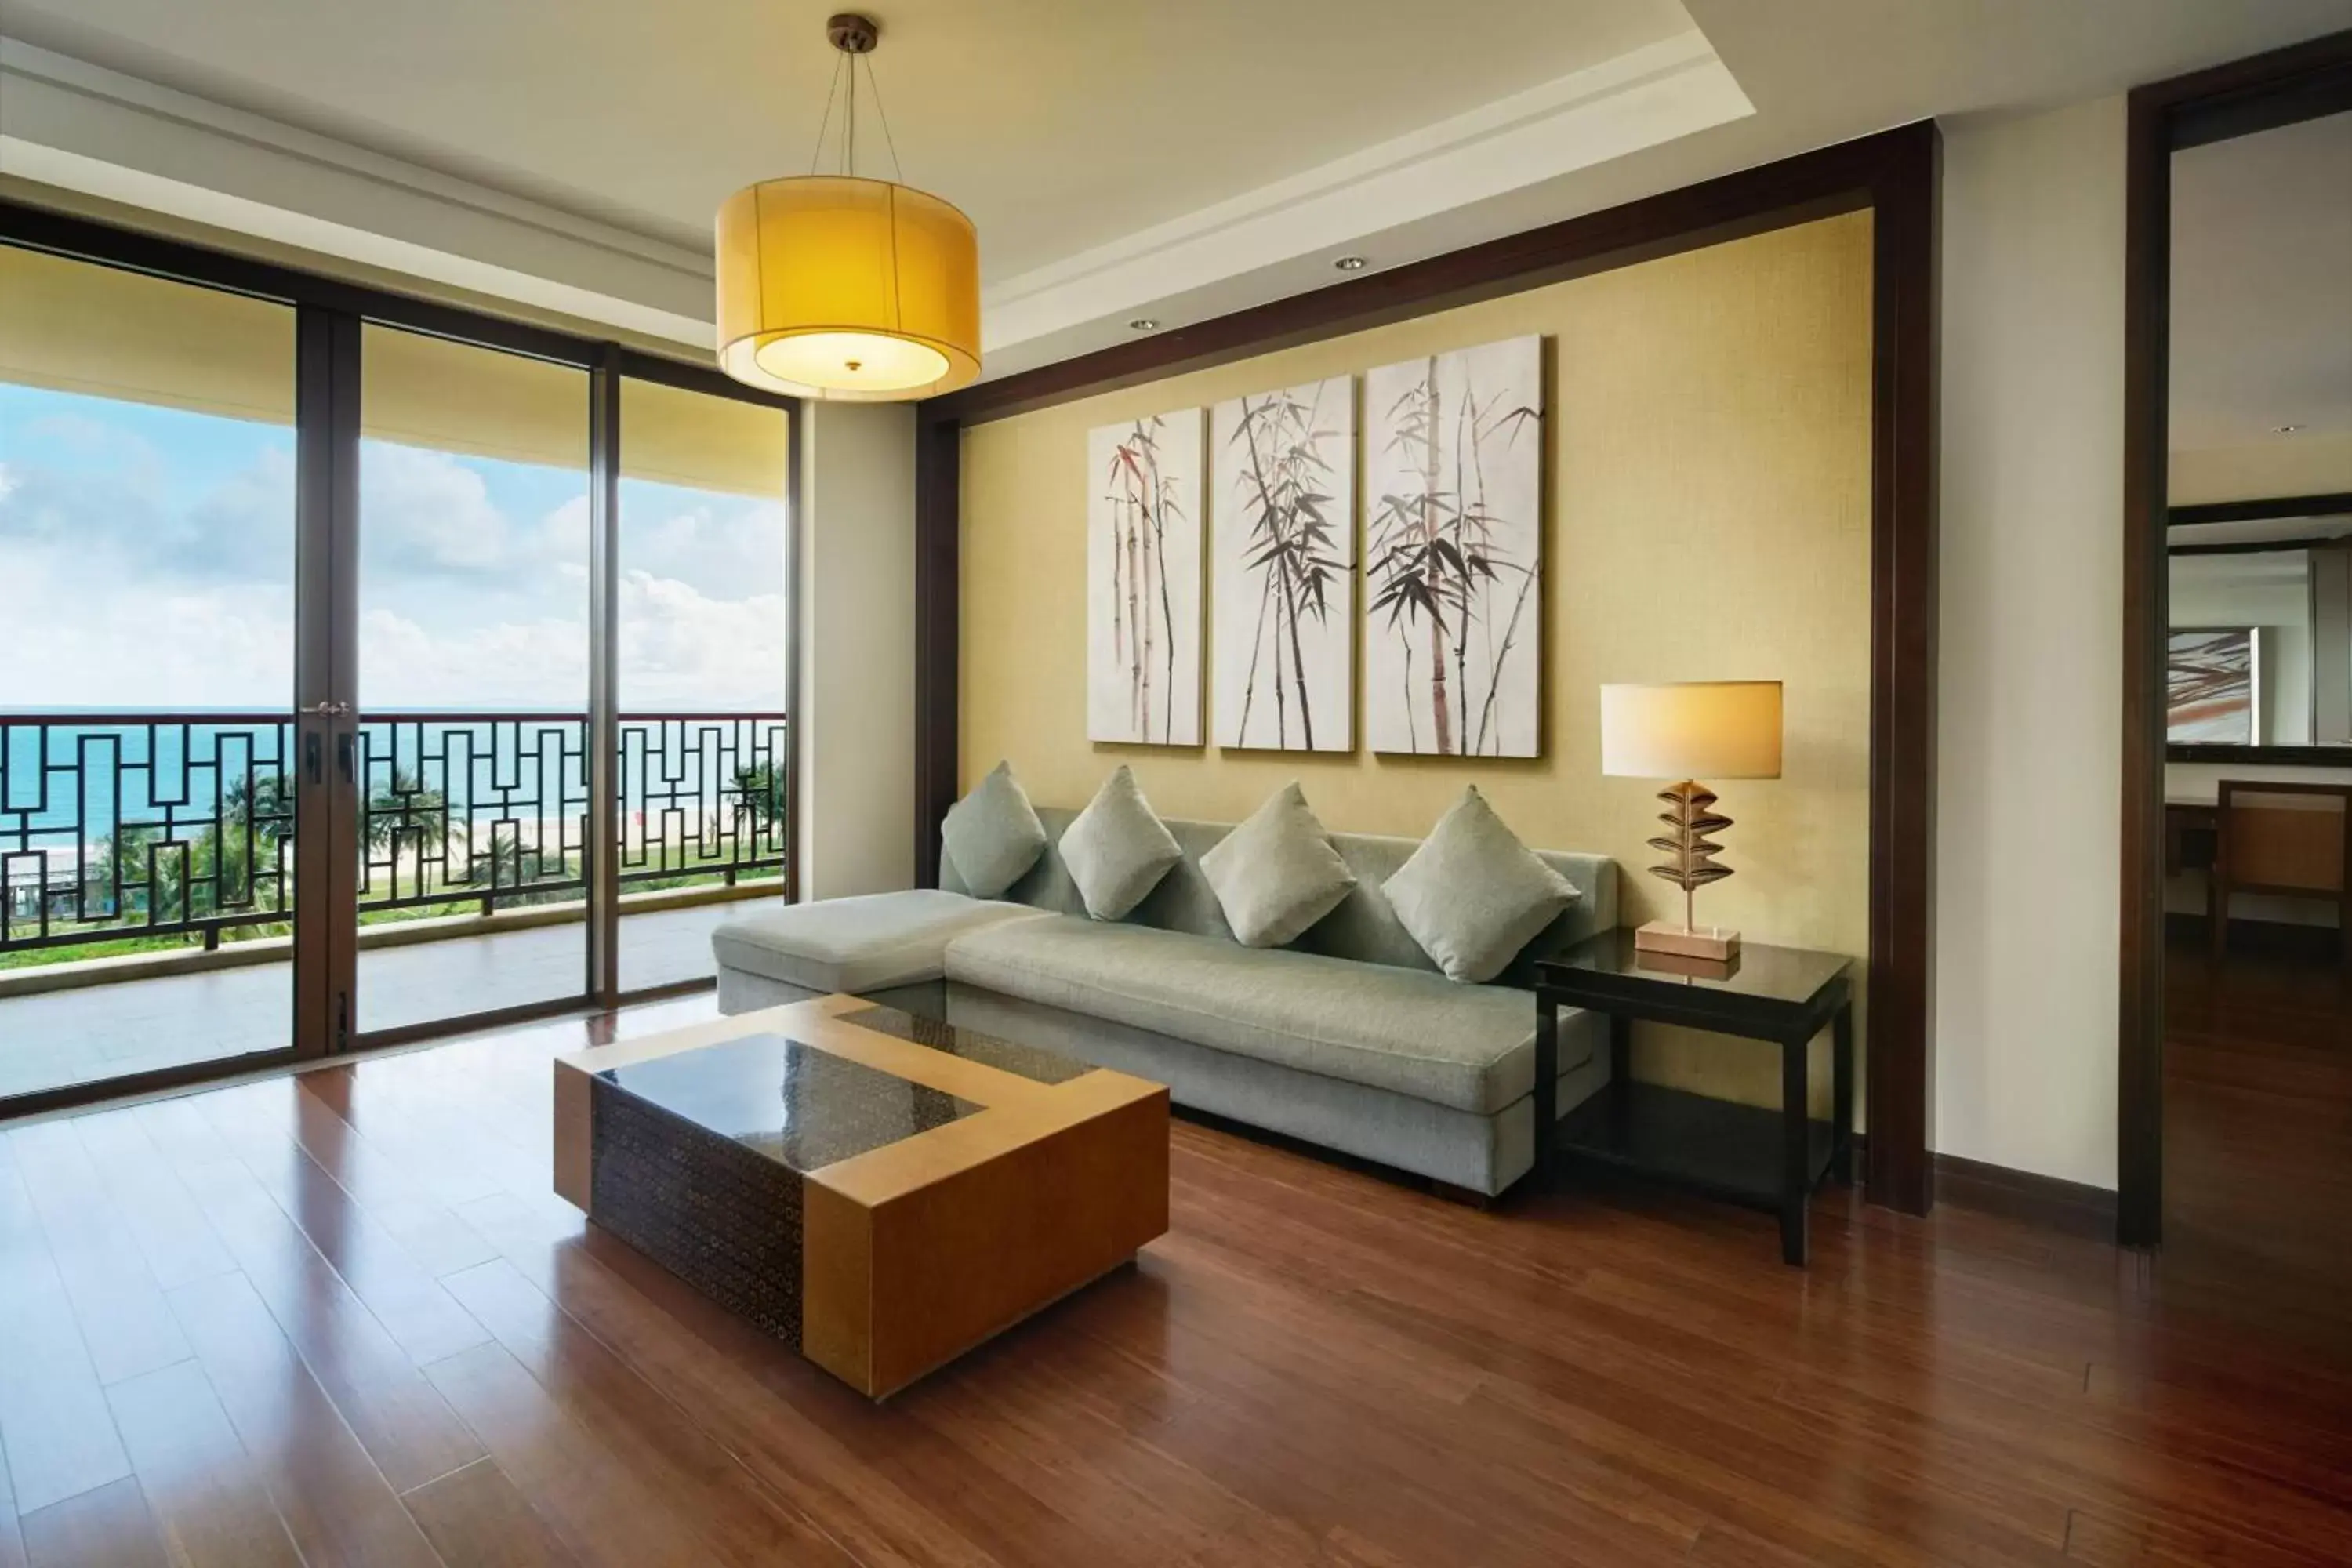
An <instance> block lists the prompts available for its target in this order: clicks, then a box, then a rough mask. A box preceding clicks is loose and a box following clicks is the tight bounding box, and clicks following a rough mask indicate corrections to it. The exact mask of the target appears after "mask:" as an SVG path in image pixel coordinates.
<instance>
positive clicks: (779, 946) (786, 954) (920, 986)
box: [710, 888, 1045, 1018]
mask: <svg viewBox="0 0 2352 1568" xmlns="http://www.w3.org/2000/svg"><path fill="white" fill-rule="evenodd" d="M1044 918H1045V916H1043V915H1042V914H1040V913H1039V911H1037V910H1034V909H1032V908H1030V907H1029V906H1028V905H1026V904H1008V903H999V902H996V901H994V900H986V899H973V898H967V897H965V896H964V895H963V894H961V893H950V892H943V891H941V890H940V889H936V888H913V889H907V890H906V891H904V892H895V893H866V894H862V895H859V896H857V897H856V898H847V899H826V900H824V901H823V902H821V903H813V904H786V905H783V906H782V907H781V908H775V907H771V908H768V909H765V910H761V912H760V913H758V914H755V915H747V916H744V917H742V918H740V919H738V920H731V921H726V922H725V923H724V924H722V925H720V926H719V927H718V928H717V929H716V930H714V931H712V932H711V933H710V949H711V952H712V954H713V956H715V957H716V958H717V959H718V960H719V1011H720V1012H722V1013H748V1012H751V1011H752V1010H753V1009H754V1008H759V1007H780V1006H782V1005H784V1004H785V1003H787V1002H805V1001H807V1000H808V999H809V998H811V997H813V996H830V995H833V994H835V993H836V992H845V993H847V994H850V995H853V996H864V997H866V998H868V999H870V1000H872V1001H876V1002H881V1003H886V1004H887V1005H890V1006H894V1007H902V1008H904V1009H906V1010H907V1011H908V1012H910V1013H920V1014H922V1015H923V1016H926V1017H932V1018H940V1017H945V1016H946V1002H945V999H944V995H943V992H942V988H941V984H940V982H941V978H942V976H943V973H944V964H945V956H946V952H947V944H948V942H950V940H951V939H952V938H954V937H957V936H960V935H961V934H962V933H964V932H965V931H976V930H980V929H982V928H984V927H986V926H990V925H996V924H1000V923H1002V922H1003V921H1018V920H1042V919H1044Z"/></svg>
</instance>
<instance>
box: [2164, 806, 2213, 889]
mask: <svg viewBox="0 0 2352 1568" xmlns="http://www.w3.org/2000/svg"><path fill="white" fill-rule="evenodd" d="M2220 833H2221V797H2220V795H2219V792H2217V791H2216V790H2215V789H2214V788H2213V786H2211V785H2210V784H2208V785H2206V786H2205V787H2204V788H2203V789H2202V790H2199V789H2196V788H2194V787H2191V788H2186V789H2179V790H2167V791H2166V792H2165V795H2164V874H2165V875H2166V876H2168V877H2170V876H2175V875H2178V874H2179V873H2180V872H2182V871H2202V870H2205V869H2207V868H2210V867H2211V866H2212V864H2213V849H2214V842H2215V840H2216V838H2217V837H2219V835H2220Z"/></svg>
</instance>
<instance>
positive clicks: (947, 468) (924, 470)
mask: <svg viewBox="0 0 2352 1568" xmlns="http://www.w3.org/2000/svg"><path fill="white" fill-rule="evenodd" d="M962 458H963V432H962V430H961V428H960V427H959V426H957V425H956V423H955V422H954V421H953V420H951V419H940V418H937V417H933V416H931V410H930V409H929V408H925V409H923V410H921V411H919V414H918V416H917V421H916V426H915V885H916V886H918V887H922V888H929V887H936V886H937V885H938V884H939V879H940V821H941V819H943V818H944V817H945V816H947V812H948V807H949V806H950V805H954V804H955V798H956V748H957V745H958V743H959V729H958V725H957V719H956V707H957V685H956V683H957V680H958V679H959V674H958V672H959V670H960V668H961V655H960V650H959V647H958V639H959V638H960V637H961V636H962V605H961V598H962V592H963V580H962V573H961V554H960V552H959V549H958V545H959V542H960V536H961V532H962V527H963V502H962V497H961V485H962Z"/></svg>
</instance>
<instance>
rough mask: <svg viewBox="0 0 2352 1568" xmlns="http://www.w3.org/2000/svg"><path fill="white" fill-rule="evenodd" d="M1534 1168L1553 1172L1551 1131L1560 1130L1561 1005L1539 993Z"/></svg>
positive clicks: (1539, 1173)
mask: <svg viewBox="0 0 2352 1568" xmlns="http://www.w3.org/2000/svg"><path fill="white" fill-rule="evenodd" d="M1535 1113H1536V1131H1535V1157H1536V1163H1535V1171H1536V1173H1537V1174H1538V1175H1549V1174H1550V1173H1551V1145H1552V1134H1553V1133H1555V1132H1556V1131H1559V1004H1558V1003H1556V1002H1554V1001H1553V1000H1552V997H1551V993H1550V992H1549V991H1545V990H1543V989H1541V988H1538V990H1537V992H1536V1087H1535Z"/></svg>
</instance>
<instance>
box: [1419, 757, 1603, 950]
mask: <svg viewBox="0 0 2352 1568" xmlns="http://www.w3.org/2000/svg"><path fill="white" fill-rule="evenodd" d="M1381 890H1382V891H1384V892H1386V893H1387V894H1388V896H1389V903H1390V905H1391V907H1392V908H1393V909H1394V910H1396V914H1397V919H1399V920H1401V921H1403V922H1404V927H1405V929H1406V930H1407V931H1411V932H1412V939H1413V941H1415V942H1419V943H1421V946H1422V950H1423V952H1427V953H1428V954H1429V956H1430V957H1432V958H1433V959H1435V960H1436V961H1437V966H1438V967H1439V968H1440V969H1442V970H1444V972H1445V974H1446V977H1447V978H1448V979H1451V980H1459V981H1464V982H1466V983H1469V984H1478V983H1480V982H1484V981H1488V980H1492V979H1493V978H1495V976H1496V975H1497V974H1500V973H1503V971H1504V970H1506V969H1507V968H1509V967H1510V963H1511V960H1512V959H1514V958H1517V956H1518V953H1519V949H1521V948H1523V947H1525V946H1527V944H1528V942H1530V941H1532V940H1533V939H1534V937H1535V934H1536V933H1537V932H1538V931H1541V930H1543V929H1544V927H1546V926H1548V925H1549V924H1551V922H1552V921H1553V920H1554V919H1555V918H1557V917H1558V916H1559V912H1560V911H1561V910H1565V909H1566V908H1568V906H1569V905H1570V904H1571V903H1574V902H1575V901H1576V889H1575V888H1574V887H1573V886H1572V885H1570V882H1569V880H1568V879H1567V878H1565V877H1563V876H1561V875H1560V874H1559V872H1557V871H1555V870H1553V869H1552V868H1550V867H1549V866H1547V865H1545V864H1544V863H1543V862H1542V861H1541V860H1539V859H1538V858H1536V855H1535V852H1534V851H1533V850H1531V849H1529V848H1528V847H1527V846H1526V845H1524V844H1522V843H1520V842H1519V840H1518V836H1517V834H1514V833H1513V832H1512V831H1511V830H1510V829H1509V828H1508V827H1507V826H1504V823H1503V819H1502V818H1501V817H1499V816H1496V815H1495V808H1494V807H1493V806H1491V805H1487V804H1486V796H1485V795H1480V794H1479V793H1478V786H1477V785H1475V784H1472V785H1470V786H1469V787H1467V788H1465V790H1464V791H1463V792H1462V798H1461V799H1460V800H1457V801H1455V802H1454V805H1453V807H1452V808H1451V809H1450V810H1448V811H1447V812H1446V814H1445V815H1444V816H1442V817H1439V818H1438V819H1437V826H1435V827H1433V828H1432V829H1431V830H1430V834H1429V837H1427V838H1425V839H1423V841H1422V845H1421V847H1420V848H1418V849H1416V850H1414V851H1413V852H1412V859H1410V860H1407V861H1406V862H1405V863H1404V865H1403V867H1402V868H1400V869H1399V870H1398V872H1397V874H1396V875H1395V876H1393V877H1391V878H1390V879H1388V885H1387V886H1386V887H1385V888H1384V889H1381Z"/></svg>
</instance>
